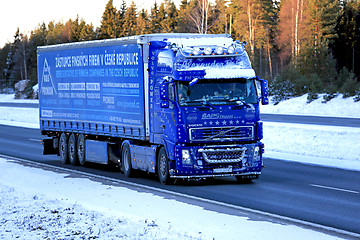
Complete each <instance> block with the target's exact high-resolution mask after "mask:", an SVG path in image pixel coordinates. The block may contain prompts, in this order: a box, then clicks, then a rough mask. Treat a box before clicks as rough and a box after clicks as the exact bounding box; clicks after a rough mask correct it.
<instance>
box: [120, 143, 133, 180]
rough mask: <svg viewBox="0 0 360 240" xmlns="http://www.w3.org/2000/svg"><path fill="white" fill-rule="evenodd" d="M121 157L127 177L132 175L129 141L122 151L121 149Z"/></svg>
mask: <svg viewBox="0 0 360 240" xmlns="http://www.w3.org/2000/svg"><path fill="white" fill-rule="evenodd" d="M121 159H122V165H121V167H122V170H123V172H124V175H125V176H126V177H131V176H132V167H131V154H130V146H129V144H128V143H125V144H124V146H123V148H122V151H121Z"/></svg>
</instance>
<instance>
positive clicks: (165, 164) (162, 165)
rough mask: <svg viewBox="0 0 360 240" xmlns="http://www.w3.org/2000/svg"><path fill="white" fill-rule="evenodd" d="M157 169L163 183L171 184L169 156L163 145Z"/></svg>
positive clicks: (158, 157)
mask: <svg viewBox="0 0 360 240" xmlns="http://www.w3.org/2000/svg"><path fill="white" fill-rule="evenodd" d="M157 170H158V175H159V180H160V182H161V183H162V184H164V185H167V184H170V183H171V181H170V173H169V158H168V157H167V156H166V151H165V148H164V147H161V148H160V150H159V153H158V156H157Z"/></svg>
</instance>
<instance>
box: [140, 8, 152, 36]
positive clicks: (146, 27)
mask: <svg viewBox="0 0 360 240" xmlns="http://www.w3.org/2000/svg"><path fill="white" fill-rule="evenodd" d="M149 33H151V32H150V19H149V14H148V12H147V11H146V10H144V9H142V10H141V12H140V13H139V17H138V18H137V31H136V34H138V35H141V34H149Z"/></svg>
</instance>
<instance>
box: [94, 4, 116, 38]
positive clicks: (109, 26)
mask: <svg viewBox="0 0 360 240" xmlns="http://www.w3.org/2000/svg"><path fill="white" fill-rule="evenodd" d="M119 36H120V16H119V12H118V11H117V10H116V8H115V7H114V6H113V1H112V0H109V2H108V3H107V4H106V7H105V11H104V13H103V15H102V19H101V26H100V29H99V38H100V39H108V38H117V37H119Z"/></svg>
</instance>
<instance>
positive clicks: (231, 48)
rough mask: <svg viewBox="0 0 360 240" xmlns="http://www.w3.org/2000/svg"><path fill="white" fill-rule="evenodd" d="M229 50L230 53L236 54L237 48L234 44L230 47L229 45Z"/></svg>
mask: <svg viewBox="0 0 360 240" xmlns="http://www.w3.org/2000/svg"><path fill="white" fill-rule="evenodd" d="M227 52H228V54H234V53H235V48H234V47H233V46H230V47H228V49H227Z"/></svg>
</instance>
